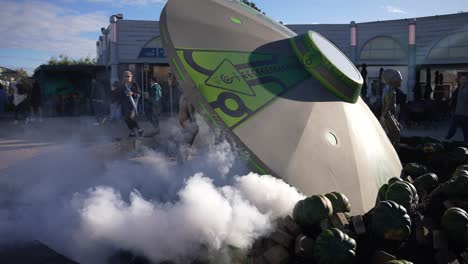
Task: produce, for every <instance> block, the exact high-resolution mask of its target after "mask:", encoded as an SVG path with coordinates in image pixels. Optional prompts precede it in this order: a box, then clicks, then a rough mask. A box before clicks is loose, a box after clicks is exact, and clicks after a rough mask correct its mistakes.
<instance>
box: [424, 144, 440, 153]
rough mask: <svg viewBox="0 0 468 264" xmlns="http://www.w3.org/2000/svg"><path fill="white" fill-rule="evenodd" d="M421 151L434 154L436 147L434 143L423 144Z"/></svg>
mask: <svg viewBox="0 0 468 264" xmlns="http://www.w3.org/2000/svg"><path fill="white" fill-rule="evenodd" d="M422 151H423V152H424V153H434V152H436V151H437V147H436V146H435V144H434V143H426V144H424V146H423V147H422Z"/></svg>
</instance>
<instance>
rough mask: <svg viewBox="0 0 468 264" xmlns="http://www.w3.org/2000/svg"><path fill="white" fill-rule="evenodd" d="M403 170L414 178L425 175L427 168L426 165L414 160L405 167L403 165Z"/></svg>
mask: <svg viewBox="0 0 468 264" xmlns="http://www.w3.org/2000/svg"><path fill="white" fill-rule="evenodd" d="M403 171H404V172H405V174H406V175H410V176H412V177H414V178H417V177H419V176H420V175H423V174H424V173H426V172H427V168H426V166H424V165H421V164H418V163H414V162H412V163H407V164H406V165H405V167H403Z"/></svg>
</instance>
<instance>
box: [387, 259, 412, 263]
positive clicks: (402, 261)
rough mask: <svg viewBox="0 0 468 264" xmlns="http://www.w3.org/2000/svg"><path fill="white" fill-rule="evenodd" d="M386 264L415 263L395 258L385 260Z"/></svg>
mask: <svg viewBox="0 0 468 264" xmlns="http://www.w3.org/2000/svg"><path fill="white" fill-rule="evenodd" d="M385 264H413V262H410V261H407V260H403V259H394V260H390V261H387V262H385Z"/></svg>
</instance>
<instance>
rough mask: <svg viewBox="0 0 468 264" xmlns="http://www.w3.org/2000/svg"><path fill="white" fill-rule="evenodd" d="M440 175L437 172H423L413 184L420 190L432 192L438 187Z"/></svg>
mask: <svg viewBox="0 0 468 264" xmlns="http://www.w3.org/2000/svg"><path fill="white" fill-rule="evenodd" d="M437 182H438V177H437V175H436V174H435V173H432V172H429V173H426V174H423V175H421V176H419V177H418V178H416V179H415V180H414V181H413V185H414V187H415V188H416V190H418V191H424V192H426V193H428V192H430V191H431V190H432V189H434V188H435V187H437Z"/></svg>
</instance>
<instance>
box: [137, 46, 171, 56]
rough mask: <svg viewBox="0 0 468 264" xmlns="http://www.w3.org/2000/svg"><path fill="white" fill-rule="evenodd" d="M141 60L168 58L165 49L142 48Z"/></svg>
mask: <svg viewBox="0 0 468 264" xmlns="http://www.w3.org/2000/svg"><path fill="white" fill-rule="evenodd" d="M138 57H139V58H166V55H165V54H164V49H163V48H142V49H141V51H140V55H139V56H138Z"/></svg>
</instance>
